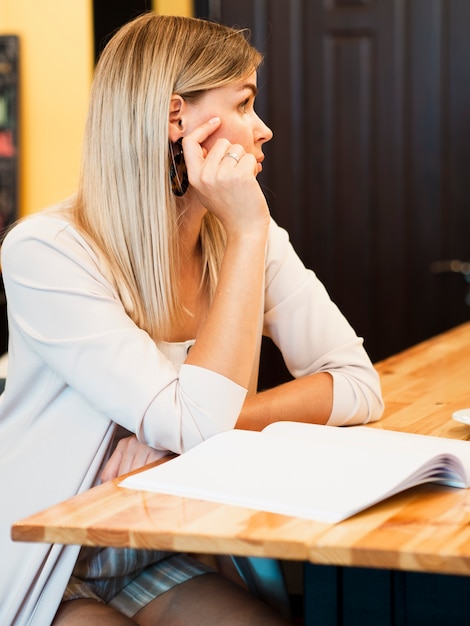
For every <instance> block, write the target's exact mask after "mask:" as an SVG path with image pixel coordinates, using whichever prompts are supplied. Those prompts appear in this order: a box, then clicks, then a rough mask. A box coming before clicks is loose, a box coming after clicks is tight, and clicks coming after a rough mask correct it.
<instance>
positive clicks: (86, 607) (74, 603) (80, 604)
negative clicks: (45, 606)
mask: <svg viewBox="0 0 470 626" xmlns="http://www.w3.org/2000/svg"><path fill="white" fill-rule="evenodd" d="M84 624H86V626H95V625H97V626H98V625H99V626H136V625H137V624H138V622H135V621H134V620H132V619H130V618H129V617H126V616H125V615H122V613H119V612H118V611H116V610H115V609H113V608H112V607H110V606H106V604H102V603H101V602H98V601H97V600H91V599H90V600H89V599H80V600H68V601H67V602H62V604H61V605H60V606H59V610H58V611H57V613H56V616H55V618H54V621H53V622H52V626H84Z"/></svg>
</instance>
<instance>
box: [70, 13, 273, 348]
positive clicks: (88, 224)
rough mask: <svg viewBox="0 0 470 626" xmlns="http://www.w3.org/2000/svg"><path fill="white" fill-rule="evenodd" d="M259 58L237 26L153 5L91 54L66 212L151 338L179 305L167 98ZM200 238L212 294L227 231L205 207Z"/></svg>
mask: <svg viewBox="0 0 470 626" xmlns="http://www.w3.org/2000/svg"><path fill="white" fill-rule="evenodd" d="M260 62H261V54H260V53H259V52H258V51H257V50H256V49H255V48H253V47H252V46H251V45H250V44H249V42H248V40H247V38H246V36H245V33H244V32H243V31H237V30H234V29H231V28H228V27H226V26H223V25H220V24H216V23H213V22H209V21H205V20H199V19H195V18H185V17H176V16H157V15H156V14H154V13H146V14H144V15H142V16H140V17H138V18H137V19H135V20H133V21H132V22H130V23H128V24H127V25H125V26H124V27H122V28H121V29H120V30H119V31H118V32H117V33H116V34H115V35H114V37H113V38H112V39H111V40H110V42H109V43H108V44H107V46H106V47H105V49H104V51H103V53H102V55H101V57H100V59H99V61H98V64H97V67H96V71H95V77H94V81H93V86H92V93H91V99H90V107H89V113H88V118H87V123H86V128H85V137H84V146H83V156H82V166H81V174H80V181H79V187H78V193H77V196H76V201H75V202H74V204H73V206H72V219H73V221H74V223H75V225H76V226H77V228H78V229H79V230H80V231H81V232H82V233H83V234H84V236H85V237H86V238H87V240H88V241H89V242H90V243H91V244H92V245H93V247H94V248H95V249H97V251H98V254H99V255H100V257H101V260H102V262H103V263H104V265H105V268H106V272H107V274H108V278H109V279H110V280H111V281H112V283H113V284H114V287H115V288H116V290H117V293H118V295H119V298H120V300H121V302H122V303H123V306H124V308H125V310H126V312H127V313H128V315H129V316H130V317H131V318H132V319H133V321H134V322H135V323H136V324H137V325H138V326H139V327H140V328H142V329H144V330H145V331H147V332H148V333H149V334H150V335H151V336H152V337H153V338H154V339H162V338H164V337H165V336H166V335H167V334H168V333H169V331H170V329H171V325H172V322H174V321H175V319H177V318H178V316H179V315H180V313H181V311H182V305H181V303H180V302H179V301H178V294H177V290H176V289H175V285H176V281H175V268H176V267H177V261H178V212H177V209H176V201H175V197H174V195H173V194H172V192H171V185H170V180H169V137H168V129H169V110H170V101H171V96H172V95H173V94H179V95H181V96H182V97H183V98H184V99H186V100H189V101H195V100H197V99H198V98H199V97H201V95H202V94H203V93H204V92H205V91H207V90H209V89H214V88H217V87H221V86H224V85H228V84H231V83H233V82H236V81H238V80H241V79H243V78H244V77H245V76H247V75H249V74H250V73H251V72H252V71H254V70H256V69H257V68H258V66H259V64H260ZM201 246H202V251H203V263H204V273H203V280H204V281H205V282H206V284H207V285H208V288H209V292H210V293H211V294H212V295H213V293H214V290H215V286H216V282H217V278H218V271H219V267H220V263H221V259H222V256H223V252H224V248H225V233H224V231H223V228H222V226H221V225H220V223H219V221H218V220H217V219H216V218H214V217H213V216H211V215H210V214H209V213H207V214H206V215H205V217H204V220H203V225H202V231H201Z"/></svg>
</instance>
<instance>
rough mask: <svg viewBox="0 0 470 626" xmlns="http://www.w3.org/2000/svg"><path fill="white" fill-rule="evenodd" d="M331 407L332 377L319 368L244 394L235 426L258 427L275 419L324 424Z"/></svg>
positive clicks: (258, 428)
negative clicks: (302, 375) (243, 402)
mask: <svg viewBox="0 0 470 626" xmlns="http://www.w3.org/2000/svg"><path fill="white" fill-rule="evenodd" d="M332 408H333V378H332V376H331V375H330V374H328V373H327V372H319V373H317V374H311V375H310V376H304V377H302V378H298V379H295V380H292V381H289V382H287V383H284V384H282V385H279V386H277V387H273V388H272V389H268V390H266V391H262V392H260V393H257V394H256V395H252V396H248V397H247V399H246V401H245V404H244V405H243V409H242V411H241V413H240V416H239V418H238V421H237V424H236V428H243V429H246V430H262V429H263V428H264V427H265V426H267V425H268V424H271V423H272V422H278V421H286V420H289V421H295V422H309V423H315V424H326V422H327V421H328V418H329V417H330V414H331V410H332Z"/></svg>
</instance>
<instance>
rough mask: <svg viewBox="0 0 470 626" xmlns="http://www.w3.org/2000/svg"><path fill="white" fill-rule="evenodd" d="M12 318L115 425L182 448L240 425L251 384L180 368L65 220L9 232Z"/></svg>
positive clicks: (58, 373) (6, 268)
mask: <svg viewBox="0 0 470 626" xmlns="http://www.w3.org/2000/svg"><path fill="white" fill-rule="evenodd" d="M2 269H3V275H4V280H5V287H6V290H7V297H8V308H9V323H10V324H12V325H14V326H15V330H16V331H17V332H18V333H20V335H21V336H22V338H23V340H24V342H26V344H27V345H28V350H29V351H30V354H31V358H32V359H34V358H36V359H39V360H40V361H42V362H44V363H46V364H47V366H48V368H49V369H50V370H51V372H52V375H54V376H55V377H56V378H58V379H60V380H61V381H63V384H64V387H66V386H68V387H71V388H73V389H74V390H75V391H76V392H78V393H79V394H80V395H81V396H82V397H83V398H85V400H86V401H87V403H88V404H89V405H90V406H91V407H92V409H94V410H95V411H97V412H98V413H100V414H101V415H106V416H107V417H108V418H109V419H111V420H113V421H114V422H116V423H118V424H121V425H122V426H124V427H125V428H127V429H128V430H130V431H132V432H135V433H136V434H137V436H138V437H139V439H140V440H141V441H144V442H145V443H148V444H149V445H152V446H153V447H155V448H157V449H161V450H171V451H174V452H178V453H179V452H183V451H184V450H186V449H188V448H190V447H192V446H194V445H196V444H197V443H199V442H201V441H203V440H204V439H206V438H208V437H210V436H212V435H214V434H215V433H217V432H221V431H224V430H229V429H231V428H233V427H234V425H235V423H236V420H237V418H238V415H239V413H240V410H241V407H242V405H243V402H244V400H245V396H246V390H245V389H243V388H242V387H240V386H239V385H237V384H236V383H234V382H233V381H231V380H229V379H227V378H225V377H223V376H221V375H219V374H217V373H216V372H213V371H210V370H207V369H204V368H201V367H196V366H190V365H185V364H183V365H182V367H181V369H180V370H179V371H177V369H176V368H175V366H174V365H173V364H172V363H171V362H170V361H169V360H168V359H167V358H166V357H165V356H164V355H163V354H162V353H161V352H160V351H159V350H158V348H157V346H156V344H155V342H154V341H153V340H152V339H151V338H150V337H149V335H148V334H147V333H146V332H144V331H143V330H141V329H139V328H138V327H137V326H136V325H135V324H134V322H133V321H132V320H131V319H130V318H129V316H128V315H127V314H126V312H125V310H124V308H123V306H122V304H121V302H120V300H119V299H118V297H117V295H116V293H115V292H114V290H113V287H112V286H111V284H110V283H109V282H108V281H107V280H106V279H105V278H104V276H103V274H102V273H101V272H100V269H99V265H98V263H97V260H96V257H95V255H94V254H93V252H92V251H91V250H90V248H89V247H88V246H87V244H86V243H85V242H84V240H83V239H82V238H81V237H80V236H79V235H78V234H77V232H76V231H75V230H73V229H72V228H71V227H70V226H69V225H67V224H66V223H65V222H62V221H59V220H56V219H52V218H39V219H33V220H31V221H28V220H26V221H25V222H23V223H22V224H20V225H19V226H16V227H15V228H14V229H13V230H12V231H11V232H10V233H9V235H8V236H7V237H6V239H5V242H4V244H3V247H2Z"/></svg>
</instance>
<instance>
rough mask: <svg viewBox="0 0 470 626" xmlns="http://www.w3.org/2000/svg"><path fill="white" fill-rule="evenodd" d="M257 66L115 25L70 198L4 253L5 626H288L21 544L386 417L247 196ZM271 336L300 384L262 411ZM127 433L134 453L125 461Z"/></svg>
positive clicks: (240, 47)
mask: <svg viewBox="0 0 470 626" xmlns="http://www.w3.org/2000/svg"><path fill="white" fill-rule="evenodd" d="M260 61H261V56H260V54H259V53H258V52H257V51H256V50H255V49H254V48H253V47H251V46H250V45H249V44H248V43H247V41H246V39H245V38H244V36H243V34H242V33H240V32H236V31H234V30H232V29H228V28H226V27H224V26H220V25H217V24H212V23H210V22H205V21H200V20H195V19H190V18H178V17H162V16H156V15H154V14H151V13H150V14H146V15H144V16H141V17H139V18H137V19H136V20H135V21H133V22H131V23H130V24H128V25H126V26H125V27H123V28H122V29H121V30H120V31H119V32H118V33H117V34H116V35H115V36H114V38H113V39H112V40H111V41H110V43H109V44H108V46H107V47H106V49H105V51H104V52H103V54H102V57H101V59H100V61H99V63H98V66H97V69H96V76H95V80H94V85H93V90H92V96H91V102H90V110H89V116H88V121H87V127H86V133H85V142H84V150H83V161H82V172H81V178H80V183H79V188H78V192H77V195H76V196H75V197H74V198H72V199H69V200H68V201H66V202H64V203H62V204H61V205H60V206H58V207H54V208H53V209H50V210H49V211H46V212H43V213H40V214H37V215H35V216H33V217H31V218H29V219H27V220H24V221H23V222H21V223H20V224H19V225H17V226H16V227H15V228H14V229H13V230H12V231H10V233H9V234H8V236H7V237H6V239H5V241H4V244H3V248H2V269H3V275H4V281H5V288H6V293H7V300H8V311H9V331H10V344H9V369H8V380H7V385H6V390H5V393H4V395H3V397H2V404H1V408H0V442H1V443H0V445H1V454H0V459H1V460H0V464H1V465H0V467H1V473H0V476H1V477H2V483H1V490H0V493H1V495H2V496H3V499H2V501H3V502H8V507H7V509H8V514H7V515H6V516H4V518H3V516H2V529H1V533H2V534H1V538H0V541H1V552H2V555H6V557H5V556H4V557H3V559H2V560H3V564H2V570H1V572H0V589H1V592H0V593H1V594H3V596H2V597H1V598H0V607H1V608H0V617H2V619H1V620H0V621H1V622H2V624H10V623H15V624H23V623H32V624H41V626H43V625H44V624H46V623H51V622H52V621H53V620H54V621H53V623H54V624H56V625H57V624H75V623H95V622H97V621H98V620H100V623H104V624H108V623H109V624H135V623H138V624H145V625H151V624H157V623H159V624H161V623H164V624H171V623H188V624H199V623H201V624H205V625H207V624H218V625H221V624H245V625H246V624H249V623H256V624H259V623H262V624H281V623H284V622H283V620H282V619H281V618H280V617H278V616H276V615H275V614H274V613H271V612H270V609H269V608H268V607H267V606H265V605H264V604H262V603H261V602H258V601H257V600H256V599H255V598H254V597H252V596H251V595H250V594H249V593H247V592H246V591H244V590H243V589H241V587H239V586H237V585H234V584H232V583H231V582H229V581H228V580H227V579H226V578H224V577H222V576H220V575H218V574H216V573H214V572H210V571H208V569H207V568H205V567H204V566H203V565H202V564H200V563H199V562H197V561H194V560H192V559H190V558H189V557H187V556H185V555H174V554H171V553H162V552H155V551H154V552H150V551H149V552H144V551H142V552H136V551H131V550H127V551H118V550H102V551H95V550H82V551H81V553H80V555H78V547H77V548H75V547H67V548H62V547H60V546H52V547H49V546H46V545H23V544H13V543H12V542H11V541H10V540H9V527H10V525H11V523H12V522H13V521H15V520H16V519H19V518H21V517H24V516H26V515H28V514H30V513H32V512H35V511H37V510H39V509H42V508H45V507H47V506H49V505H50V504H52V503H55V502H57V501H59V500H62V499H65V498H67V497H70V496H72V495H73V494H75V493H77V492H79V491H82V490H84V489H87V488H89V487H91V486H93V485H94V484H96V483H97V482H99V480H100V476H101V477H102V478H103V479H109V478H112V477H114V476H116V475H118V474H120V473H122V472H124V471H127V470H129V469H133V468H134V467H138V466H140V465H142V464H144V463H145V462H147V461H150V460H154V459H155V458H157V457H161V456H164V455H165V454H168V451H172V452H177V453H181V452H184V451H185V450H187V449H189V448H190V447H192V446H194V445H197V444H198V443H200V442H201V441H203V440H204V439H206V438H207V437H210V436H212V435H214V434H215V433H217V432H221V431H224V430H227V429H231V428H234V427H237V428H248V429H260V428H262V427H264V426H265V425H267V424H268V423H269V422H272V421H277V420H282V419H284V420H285V419H289V420H299V421H306V422H317V423H322V424H324V423H328V424H332V425H346V424H356V423H365V422H368V421H371V420H376V419H378V418H379V417H380V415H381V412H382V400H381V394H380V385H379V381H378V377H377V374H376V372H375V370H374V368H373V367H372V365H371V363H370V360H369V358H368V356H367V354H366V353H365V351H364V349H363V346H362V341H361V339H360V338H358V337H357V336H356V334H355V333H354V331H353V330H352V329H351V327H350V326H349V324H348V323H347V321H346V320H345V319H344V317H343V316H342V315H341V313H340V312H339V311H338V309H337V308H336V307H335V305H334V304H333V303H332V302H331V301H330V299H329V297H328V295H327V293H326V291H325V289H324V287H323V286H322V284H321V283H320V282H319V281H318V279H317V278H316V277H315V275H314V274H313V273H312V272H311V271H309V270H307V269H305V268H304V266H303V265H302V263H301V262H300V260H299V258H298V257H297V256H296V254H295V252H294V251H293V249H292V247H291V245H290V243H289V241H288V237H287V234H286V233H285V232H284V231H283V230H282V229H280V228H279V227H278V226H277V225H276V224H275V223H274V222H273V221H272V220H271V218H270V215H269V210H268V207H267V204H266V200H265V198H264V195H263V193H262V191H261V189H260V186H259V184H258V182H257V175H258V173H259V172H260V171H261V169H262V161H263V152H262V146H263V144H264V143H265V142H266V141H269V140H270V139H271V136H272V133H271V131H270V129H269V128H268V127H267V126H266V125H265V124H264V123H263V122H262V121H261V120H260V119H259V118H258V116H257V115H256V113H255V111H254V100H255V96H256V91H257V87H256V71H257V68H258V66H259V63H260ZM262 333H264V334H265V335H268V336H270V337H271V338H272V339H273V340H274V342H275V343H276V344H277V345H278V347H279V348H280V350H281V351H282V354H283V356H284V359H285V361H286V364H287V366H288V368H289V369H290V371H291V372H292V374H293V375H294V380H292V381H291V382H288V383H286V384H284V385H282V386H280V387H277V388H275V389H271V390H267V391H264V392H262V393H255V392H256V373H257V369H258V357H259V346H260V341H261V334H262ZM248 390H249V393H247V391H248ZM116 425H118V426H119V427H120V429H119V430H122V429H124V430H125V431H129V433H134V434H135V436H132V435H131V436H130V437H128V438H125V439H123V440H122V442H121V443H120V444H119V446H118V448H116V449H115V442H116V440H117V433H116ZM129 433H128V434H129ZM113 450H115V451H114V453H113ZM6 476H8V483H7V481H6V479H5V477H6ZM72 570H73V575H72V577H71V578H70V576H71V574H72ZM64 589H66V590H65V595H63V594H64ZM62 597H63V601H62V603H60V601H61V598H62ZM59 603H60V607H59ZM58 607H59V610H58V612H57V615H55V612H56V610H57V608H58ZM54 615H55V618H54Z"/></svg>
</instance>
